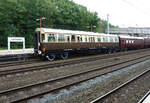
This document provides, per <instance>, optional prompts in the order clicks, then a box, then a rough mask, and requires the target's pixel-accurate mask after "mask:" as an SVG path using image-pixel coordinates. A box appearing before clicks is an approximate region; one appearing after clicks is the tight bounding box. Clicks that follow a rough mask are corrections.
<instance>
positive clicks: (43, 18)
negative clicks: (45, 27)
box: [36, 17, 46, 28]
mask: <svg viewBox="0 0 150 103" xmlns="http://www.w3.org/2000/svg"><path fill="white" fill-rule="evenodd" d="M45 19H46V18H45V17H41V18H40V19H36V21H40V28H41V27H42V20H45Z"/></svg>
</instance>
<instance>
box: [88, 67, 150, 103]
mask: <svg viewBox="0 0 150 103" xmlns="http://www.w3.org/2000/svg"><path fill="white" fill-rule="evenodd" d="M147 73H150V68H149V69H148V70H145V71H144V72H142V73H141V74H139V75H137V76H135V77H133V78H132V79H130V80H128V81H127V82H125V83H123V84H122V85H120V86H118V87H116V88H114V89H113V90H111V91H109V92H108V93H106V94H104V95H102V96H100V97H98V98H96V99H95V100H93V101H91V102H90V103H103V102H104V103H105V100H106V101H107V102H108V100H107V99H108V98H109V99H110V98H114V97H113V95H114V94H115V93H117V92H119V90H121V89H122V88H128V87H127V86H128V85H130V84H131V83H132V82H133V81H136V80H137V79H139V78H140V77H142V76H143V75H145V74H147ZM149 93H150V92H148V93H147V94H146V96H147V95H148V94H149ZM146 96H144V98H142V99H141V100H140V101H139V103H142V101H143V100H144V99H145V98H146ZM119 99H120V98H119Z"/></svg>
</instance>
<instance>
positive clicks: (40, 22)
mask: <svg viewBox="0 0 150 103" xmlns="http://www.w3.org/2000/svg"><path fill="white" fill-rule="evenodd" d="M41 27H42V18H40V28H41Z"/></svg>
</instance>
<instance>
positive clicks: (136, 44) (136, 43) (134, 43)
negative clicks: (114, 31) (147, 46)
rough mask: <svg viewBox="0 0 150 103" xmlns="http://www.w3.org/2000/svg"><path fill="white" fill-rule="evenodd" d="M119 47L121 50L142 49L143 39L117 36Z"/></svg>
mask: <svg viewBox="0 0 150 103" xmlns="http://www.w3.org/2000/svg"><path fill="white" fill-rule="evenodd" d="M119 43H120V44H119V45H120V48H121V49H123V50H127V49H140V48H144V38H143V37H132V36H123V35H120V36H119Z"/></svg>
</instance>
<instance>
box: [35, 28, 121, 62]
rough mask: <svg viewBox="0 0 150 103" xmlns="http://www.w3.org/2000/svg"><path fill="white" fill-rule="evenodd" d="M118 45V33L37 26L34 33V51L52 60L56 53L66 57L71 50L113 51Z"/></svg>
mask: <svg viewBox="0 0 150 103" xmlns="http://www.w3.org/2000/svg"><path fill="white" fill-rule="evenodd" d="M118 47H119V38H118V36H117V35H108V34H100V33H93V32H84V31H72V30H61V29H48V28H37V29H36V30H35V33H34V52H35V53H36V54H38V55H40V56H42V57H46V58H47V59H48V60H50V61H52V60H54V59H55V57H56V55H60V56H61V57H62V58H63V59H66V58H67V57H68V53H69V52H70V51H78V50H83V51H90V50H93V49H94V50H100V51H105V52H113V51H115V50H116V48H118Z"/></svg>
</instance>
